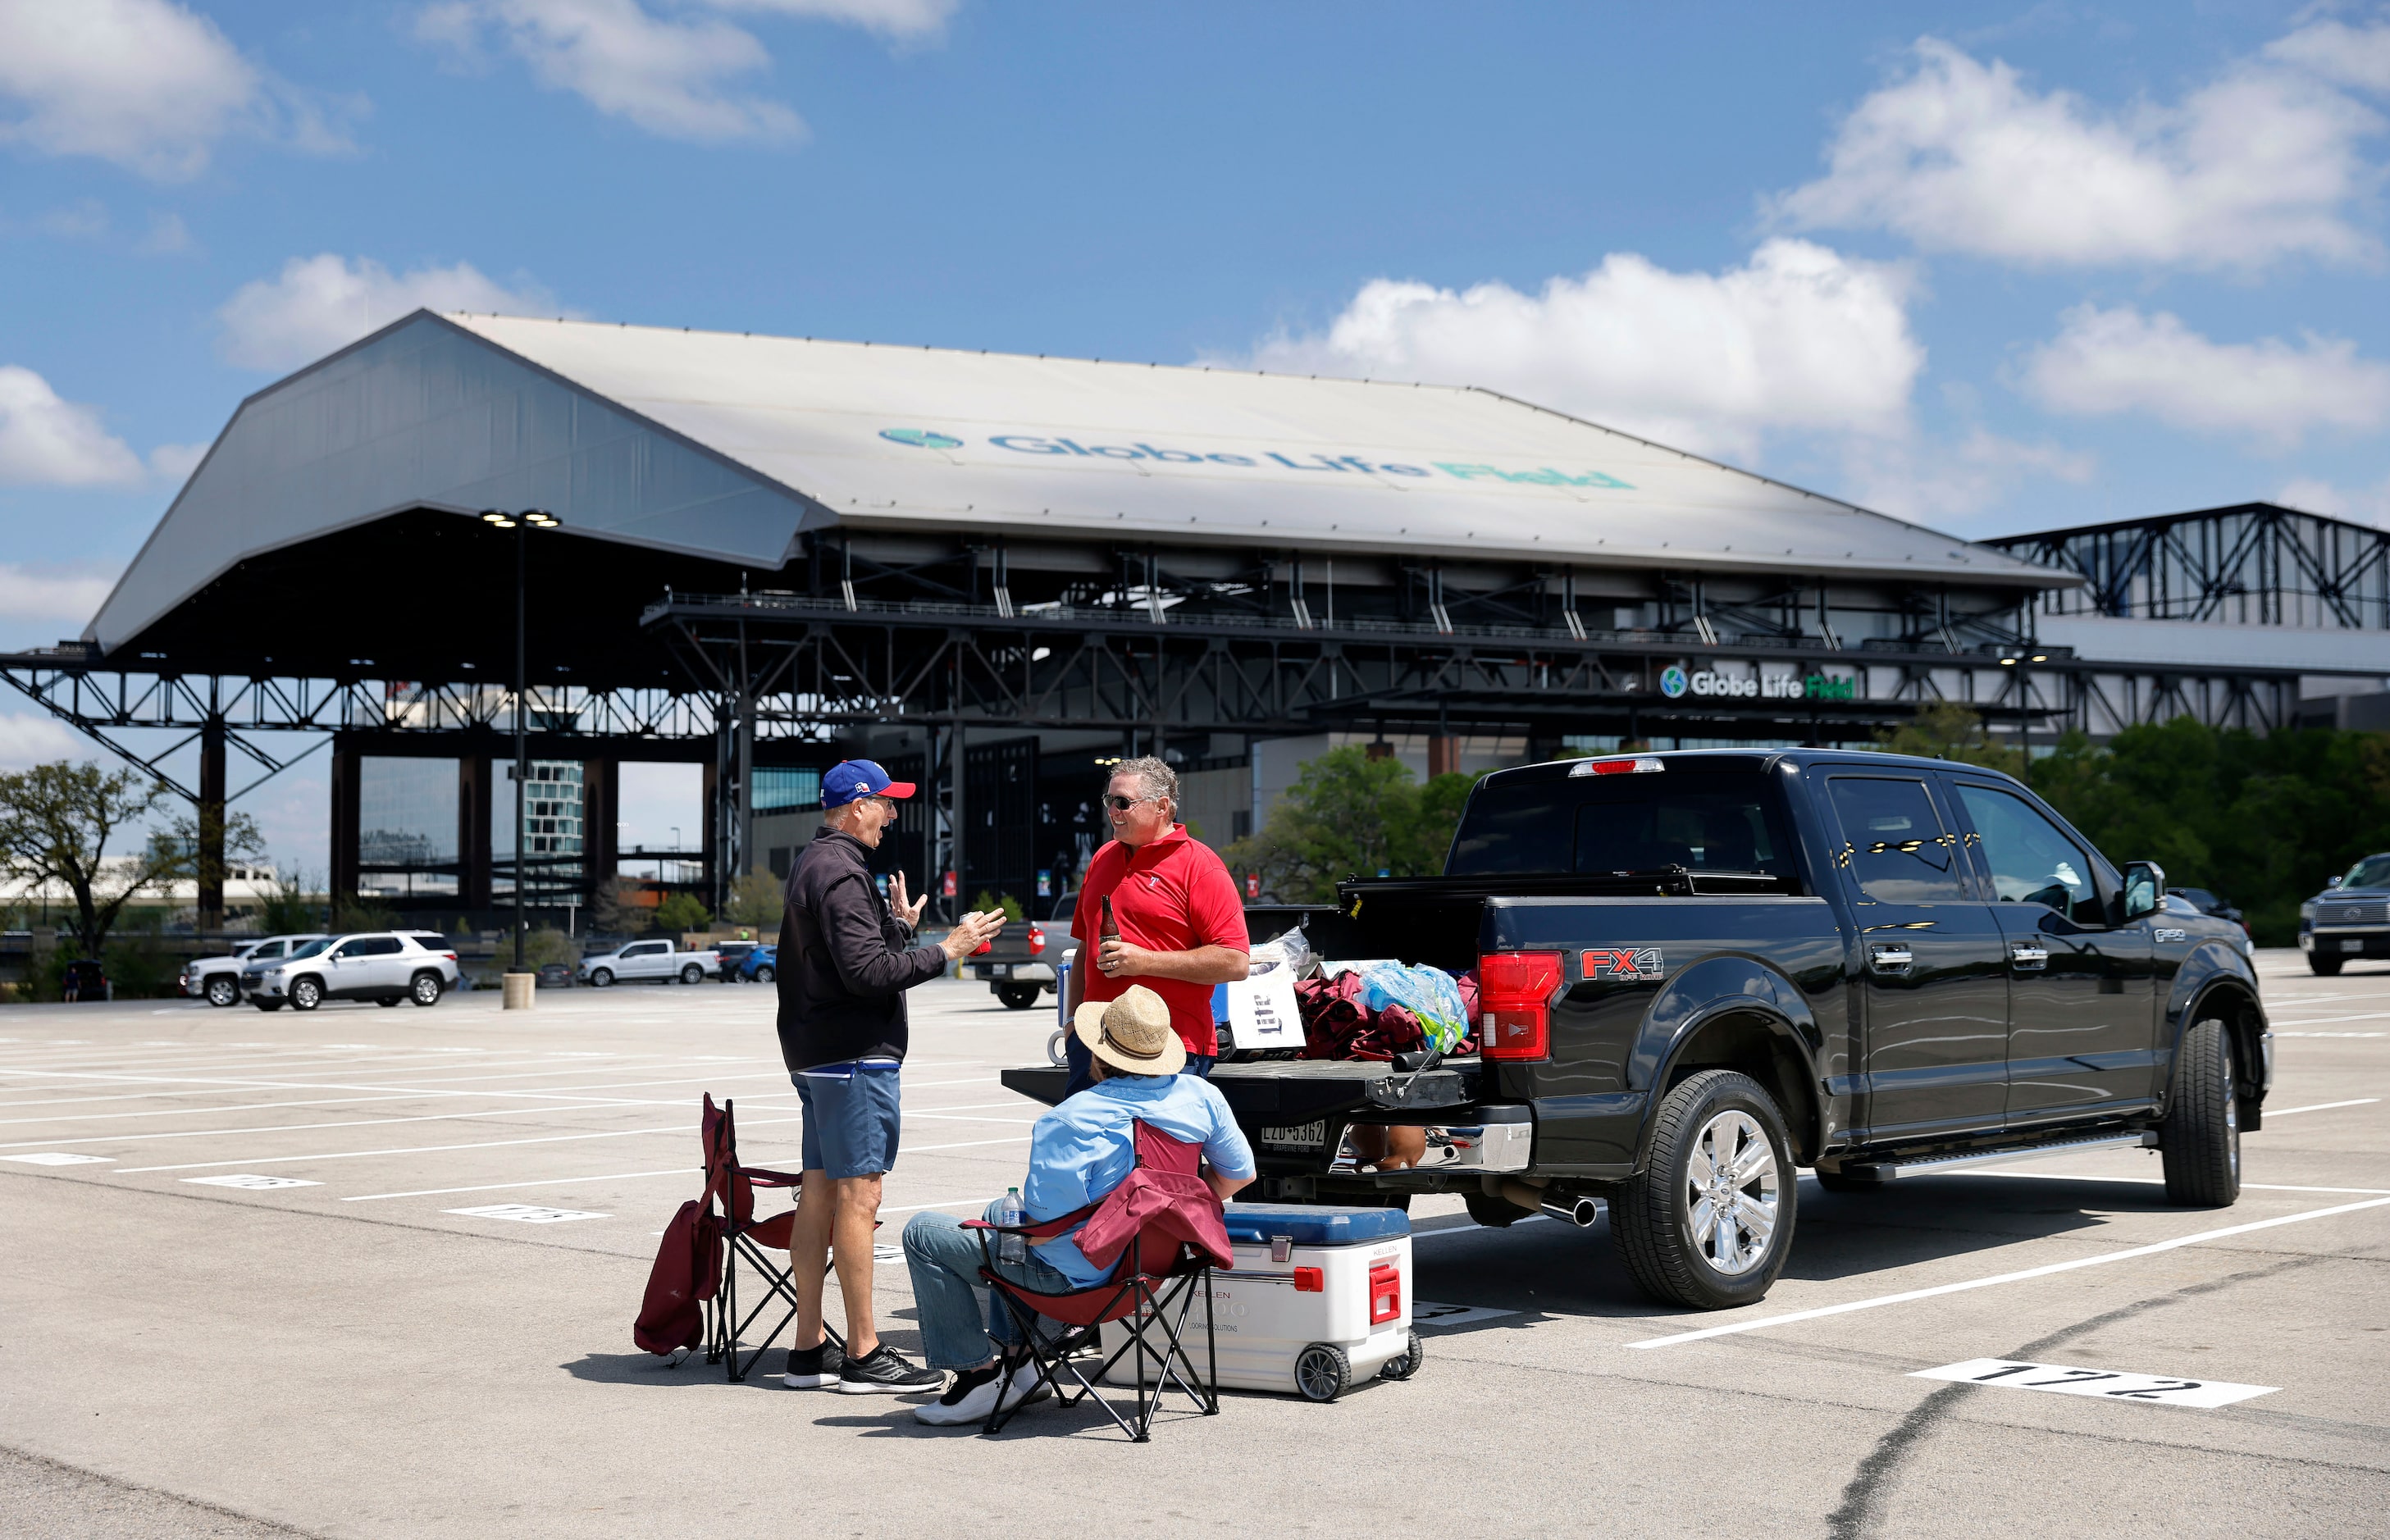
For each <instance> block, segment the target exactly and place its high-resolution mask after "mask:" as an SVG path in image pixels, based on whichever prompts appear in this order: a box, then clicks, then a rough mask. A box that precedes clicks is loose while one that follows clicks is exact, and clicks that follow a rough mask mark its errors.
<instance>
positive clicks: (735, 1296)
mask: <svg viewBox="0 0 2390 1540" xmlns="http://www.w3.org/2000/svg"><path fill="white" fill-rule="evenodd" d="M736 1105H737V1104H736V1103H734V1102H729V1101H725V1102H724V1103H723V1104H722V1105H721V1106H720V1107H718V1108H717V1107H715V1106H714V1105H713V1093H712V1092H708V1093H706V1097H705V1115H704V1124H703V1133H704V1138H705V1199H704V1201H705V1202H706V1204H707V1212H709V1213H713V1212H714V1205H717V1204H718V1205H719V1206H720V1215H721V1217H720V1219H719V1220H718V1221H717V1223H718V1224H719V1226H720V1227H721V1234H722V1238H723V1240H724V1241H726V1243H727V1244H726V1245H725V1246H724V1248H723V1251H722V1277H721V1278H720V1280H719V1282H718V1284H714V1280H712V1279H708V1280H704V1281H703V1282H700V1285H699V1297H700V1298H701V1299H709V1300H710V1301H711V1303H712V1304H713V1318H712V1322H711V1325H710V1328H709V1329H708V1331H707V1334H706V1341H705V1361H706V1362H707V1363H709V1364H721V1365H722V1366H723V1373H724V1374H725V1375H726V1376H727V1377H728V1378H729V1379H731V1380H744V1379H746V1378H747V1375H748V1371H749V1370H751V1369H752V1368H753V1367H755V1360H756V1359H758V1358H760V1357H762V1356H763V1355H764V1350H765V1349H766V1348H768V1347H770V1346H771V1345H772V1344H773V1343H774V1342H776V1341H779V1337H780V1333H782V1332H783V1331H786V1330H788V1329H789V1323H790V1321H793V1320H795V1319H796V1317H797V1291H796V1286H795V1284H794V1283H793V1282H792V1281H791V1280H790V1277H789V1269H788V1268H786V1267H783V1266H780V1265H779V1264H777V1263H775V1262H773V1261H772V1260H771V1258H769V1257H768V1256H766V1255H765V1251H766V1249H769V1250H771V1251H787V1250H788V1249H789V1237H790V1231H791V1230H792V1229H793V1228H794V1227H795V1226H796V1222H797V1211H796V1210H794V1209H790V1211H789V1212H788V1213H777V1214H774V1215H773V1216H772V1217H771V1218H769V1219H766V1220H764V1221H762V1222H761V1223H758V1222H757V1221H756V1218H755V1189H756V1188H757V1187H789V1188H791V1189H793V1188H796V1187H799V1186H801V1185H802V1183H803V1177H801V1176H800V1175H799V1174H796V1173H794V1172H788V1171H766V1170H765V1169H763V1168H762V1167H760V1166H751V1165H742V1164H740V1163H739V1132H738V1124H737V1121H736V1119H735V1117H734V1115H733V1113H732V1108H733V1107H735V1106H736ZM742 1259H744V1260H745V1262H746V1263H747V1264H748V1265H749V1266H750V1267H752V1268H753V1269H755V1271H756V1272H757V1273H759V1274H761V1275H762V1277H763V1279H764V1295H763V1298H761V1299H759V1300H757V1301H756V1302H755V1306H754V1308H753V1309H752V1310H750V1311H748V1312H747V1313H746V1314H745V1315H740V1314H739V1262H740V1261H741V1260H742ZM708 1284H713V1285H714V1286H713V1287H711V1288H709V1287H707V1285H708ZM775 1299H778V1300H779V1301H781V1302H782V1303H785V1304H787V1306H788V1309H787V1310H785V1311H784V1312H782V1313H781V1315H780V1321H779V1324H778V1325H777V1326H775V1327H774V1328H772V1329H771V1332H770V1334H769V1335H767V1336H766V1337H765V1339H764V1340H763V1341H761V1342H758V1343H757V1344H756V1345H755V1346H754V1348H753V1349H752V1350H751V1351H750V1352H749V1353H748V1354H746V1356H745V1358H744V1359H743V1360H742V1359H741V1358H740V1356H739V1342H740V1340H741V1339H743V1338H744V1337H745V1336H746V1334H747V1329H748V1328H750V1327H752V1325H754V1323H755V1317H756V1316H758V1315H762V1314H763V1313H764V1312H765V1309H766V1308H767V1307H769V1306H770V1304H771V1303H772V1302H773V1301H774V1300H775ZM822 1329H823V1330H824V1331H825V1332H827V1333H828V1334H829V1341H833V1342H836V1343H838V1345H839V1348H840V1350H841V1351H844V1349H845V1347H846V1343H845V1341H843V1340H842V1338H841V1337H840V1336H839V1335H838V1333H837V1332H835V1331H830V1330H829V1323H828V1322H827V1321H825V1322H824V1323H823V1324H822Z"/></svg>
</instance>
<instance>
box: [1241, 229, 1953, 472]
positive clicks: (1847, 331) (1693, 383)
mask: <svg viewBox="0 0 2390 1540" xmlns="http://www.w3.org/2000/svg"><path fill="white" fill-rule="evenodd" d="M1907 289H1908V284H1907V279H1906V276H1904V275H1903V274H1902V273H1901V271H1900V270H1898V269H1896V268H1890V267H1883V266H1879V265H1876V264H1873V263H1859V262H1853V261H1850V260H1848V259H1846V258H1844V257H1842V256H1840V255H1837V254H1836V253H1834V252H1832V251H1830V250H1826V249H1825V248H1823V247H1821V246H1815V245H1812V244H1810V243H1808V242H1806V241H1798V240H1771V241H1769V242H1767V244H1766V245H1764V246H1762V247H1761V248H1760V249H1759V250H1757V251H1756V252H1754V253H1753V255H1752V258H1751V261H1750V262H1749V263H1747V264H1745V265H1744V266H1741V267H1736V268H1730V269H1728V270H1727V271H1725V272H1723V273H1672V272H1669V271H1667V270H1666V269H1664V268H1662V267H1659V266H1656V265H1654V264H1653V263H1651V262H1648V261H1646V260H1645V259H1644V258H1642V257H1639V256H1636V255H1633V254H1631V253H1613V254H1612V255H1610V256H1608V257H1605V258H1604V259H1603V260H1602V263H1601V265H1600V266H1599V267H1597V268H1595V269H1594V270H1593V271H1591V272H1590V273H1587V274H1586V275H1585V276H1583V277H1557V278H1552V279H1550V280H1548V281H1547V282H1546V283H1545V285H1544V286H1543V289H1542V290H1541V291H1540V292H1538V293H1536V294H1523V293H1521V292H1520V291H1519V290H1517V289H1512V288H1510V286H1508V285H1506V284H1500V283H1485V284H1479V285H1477V286H1476V287H1475V288H1472V289H1464V290H1460V291H1458V292H1455V291H1454V290H1452V289H1437V288H1434V287H1433V286H1431V285H1428V284H1423V283H1406V282H1397V281H1395V280H1393V279H1386V278H1380V279H1376V280H1373V281H1371V282H1369V283H1368V284H1365V285H1363V286H1362V288H1361V289H1360V291H1359V292H1358V293H1356V295H1355V296H1354V297H1353V300H1352V302H1351V303H1350V304H1348V305H1346V306H1345V308H1344V312H1343V314H1341V315H1339V316H1337V317H1336V319H1335V321H1334V322H1333V323H1331V324H1330V327H1328V329H1327V330H1326V331H1325V332H1322V333H1318V334H1316V335H1307V336H1288V335H1286V334H1284V333H1280V334H1279V335H1278V336H1275V337H1272V338H1270V339H1268V340H1265V341H1264V342H1262V343H1261V344H1260V345H1259V346H1258V347H1256V348H1255V349H1254V350H1253V355H1252V358H1251V362H1252V364H1253V366H1255V367H1257V368H1264V369H1274V370H1280V371H1285V372H1291V373H1303V374H1336V375H1356V376H1363V377H1368V378H1374V379H1406V380H1408V379H1417V380H1426V381H1431V382H1433V383H1438V384H1450V385H1483V386H1486V387H1488V388H1490V389H1493V390H1497V391H1503V392H1505V393H1506V394H1510V395H1515V396H1521V397H1523V398H1525V399H1526V400H1529V401H1532V402H1535V403H1536V404H1540V405H1545V406H1549V407H1553V408H1556V409H1558V410H1561V411H1565V412H1570V413H1574V414H1575V415H1577V416H1579V417H1587V418H1590V419H1592V420H1594V421H1596V422H1599V423H1601V424H1602V425H1604V426H1605V427H1613V428H1618V429H1621V430H1625V431H1628V432H1633V433H1638V434H1642V435H1644V436H1647V437H1650V438H1652V439H1656V440H1658V441H1660V442H1661V443H1667V444H1669V445H1672V446H1674V447H1677V448H1683V449H1693V450H1700V451H1703V452H1707V453H1720V454H1723V453H1731V454H1738V455H1749V454H1752V453H1754V452H1755V450H1756V449H1757V447H1758V445H1759V443H1760V442H1761V441H1762V439H1763V438H1764V437H1765V436H1766V435H1767V433H1769V432H1770V431H1772V430H1783V429H1795V430H1803V429H1805V430H1828V431H1836V432H1845V431H1847V432H1861V433H1882V434H1891V433H1898V432H1900V431H1902V430H1904V429H1905V428H1906V426H1907V422H1908V393H1909V387H1910V384H1911V382H1912V381H1914V380H1915V379H1916V378H1917V374H1918V371H1919V370H1920V369H1921V367H1922V366H1924V362H1925V350H1924V348H1923V347H1922V346H1921V345H1920V344H1919V342H1918V340H1917V339H1916V338H1915V336H1913V335H1912V334H1911V333H1910V331H1909V327H1908V311H1907V309H1906V302H1907Z"/></svg>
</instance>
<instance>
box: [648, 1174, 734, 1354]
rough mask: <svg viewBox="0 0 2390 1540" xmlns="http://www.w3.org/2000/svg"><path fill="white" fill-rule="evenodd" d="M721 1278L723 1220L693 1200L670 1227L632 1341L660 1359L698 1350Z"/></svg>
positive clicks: (651, 1273)
mask: <svg viewBox="0 0 2390 1540" xmlns="http://www.w3.org/2000/svg"><path fill="white" fill-rule="evenodd" d="M721 1277H722V1226H721V1221H720V1220H718V1219H716V1218H715V1217H714V1216H713V1213H711V1212H710V1210H709V1209H708V1208H707V1206H706V1205H705V1204H704V1203H702V1202H700V1201H699V1200H696V1199H694V1198H692V1199H690V1200H688V1201H687V1202H686V1203H683V1204H682V1205H681V1206H680V1212H679V1213H676V1214H674V1215H673V1219H672V1223H671V1224H669V1225H667V1226H664V1240H663V1244H662V1245H661V1246H659V1247H657V1248H656V1264H655V1265H654V1266H653V1267H650V1268H649V1269H648V1294H647V1298H646V1299H645V1300H643V1301H642V1302H640V1304H639V1318H638V1320H637V1321H636V1323H634V1324H633V1326H632V1328H631V1341H634V1342H636V1343H637V1344H638V1345H639V1347H640V1348H641V1350H642V1351H644V1352H648V1353H652V1354H656V1355H657V1356H658V1357H670V1356H671V1355H672V1354H675V1353H677V1352H679V1351H680V1350H681V1349H683V1348H693V1347H695V1346H697V1345H698V1343H700V1342H701V1341H704V1340H705V1302H706V1301H707V1300H710V1299H712V1298H713V1292H714V1289H715V1287H716V1286H717V1285H718V1284H719V1282H720V1281H721Z"/></svg>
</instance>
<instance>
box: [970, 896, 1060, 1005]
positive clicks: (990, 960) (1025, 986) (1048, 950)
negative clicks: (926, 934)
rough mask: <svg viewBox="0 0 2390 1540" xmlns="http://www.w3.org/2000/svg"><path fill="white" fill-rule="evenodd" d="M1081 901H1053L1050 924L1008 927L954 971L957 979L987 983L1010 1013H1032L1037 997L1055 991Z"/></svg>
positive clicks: (1047, 919)
mask: <svg viewBox="0 0 2390 1540" xmlns="http://www.w3.org/2000/svg"><path fill="white" fill-rule="evenodd" d="M1078 903H1079V895H1078V894H1077V893H1076V892H1067V893H1064V894H1063V895H1062V896H1061V897H1060V898H1058V899H1056V900H1055V901H1054V906H1053V909H1052V911H1051V912H1050V913H1049V914H1047V917H1046V918H1045V919H1043V920H1042V921H1041V920H1035V919H1033V920H1031V921H1030V922H1029V923H1028V924H1026V925H1008V926H1006V927H1005V928H1004V930H1002V931H1001V932H999V933H998V934H997V935H996V939H995V940H993V941H989V942H983V943H981V945H980V949H979V950H978V951H976V952H974V953H972V954H971V955H970V956H968V957H965V958H964V959H963V960H962V961H961V962H959V963H957V964H956V965H955V976H956V977H957V978H958V979H984V980H986V981H987V985H988V988H989V989H990V990H992V991H993V992H994V993H995V995H996V998H997V999H999V1000H1001V1001H1003V1002H1004V1004H1005V1008H1006V1009H1008V1010H1027V1009H1028V1008H1029V1007H1032V1006H1034V1005H1035V1004H1036V1003H1037V996H1039V995H1043V994H1045V993H1046V992H1047V990H1050V989H1053V988H1055V987H1056V985H1055V978H1056V974H1055V971H1054V959H1055V958H1056V957H1057V956H1060V955H1061V954H1060V949H1061V948H1062V947H1065V946H1068V945H1070V944H1071V915H1072V913H1073V910H1074V909H1076V908H1077V906H1078Z"/></svg>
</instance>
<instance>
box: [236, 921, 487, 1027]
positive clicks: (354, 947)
mask: <svg viewBox="0 0 2390 1540" xmlns="http://www.w3.org/2000/svg"><path fill="white" fill-rule="evenodd" d="M463 976H464V975H463V973H462V971H461V970H460V969H458V968H457V966H456V948H455V947H454V946H452V945H450V944H449V943H448V938H447V937H445V936H443V935H439V934H437V933H435V932H433V931H430V930H377V931H366V932H364V933H362V934H358V935H347V936H326V937H324V938H323V939H321V940H319V941H314V942H310V943H307V944H306V945H304V946H302V947H300V948H298V949H297V950H296V951H294V952H292V953H291V954H290V956H289V957H287V958H285V959H283V960H282V961H280V962H269V963H267V964H266V965H265V966H264V967H263V968H251V969H242V971H241V976H240V983H241V989H242V990H243V992H245V993H246V994H247V995H249V999H250V1003H251V1005H253V1006H255V1007H257V1008H258V1009H260V1010H280V1009H281V1008H282V1007H284V1006H285V1005H288V1006H289V1007H290V1008H291V1009H293V1010H314V1009H315V1007H317V1006H320V1005H322V1004H323V1003H324V1002H325V1001H327V1000H371V1001H372V1002H373V1003H374V1004H376V1005H378V1006H394V1005H396V1004H398V1003H399V1002H400V1001H401V1000H412V1001H414V1002H415V1003H416V1004H417V1005H418V1006H436V1005H438V1004H439V1003H440V996H441V995H445V994H446V993H447V992H448V991H450V990H452V989H454V988H456V984H457V982H458V981H459V980H460V979H461V978H462V977H463Z"/></svg>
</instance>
